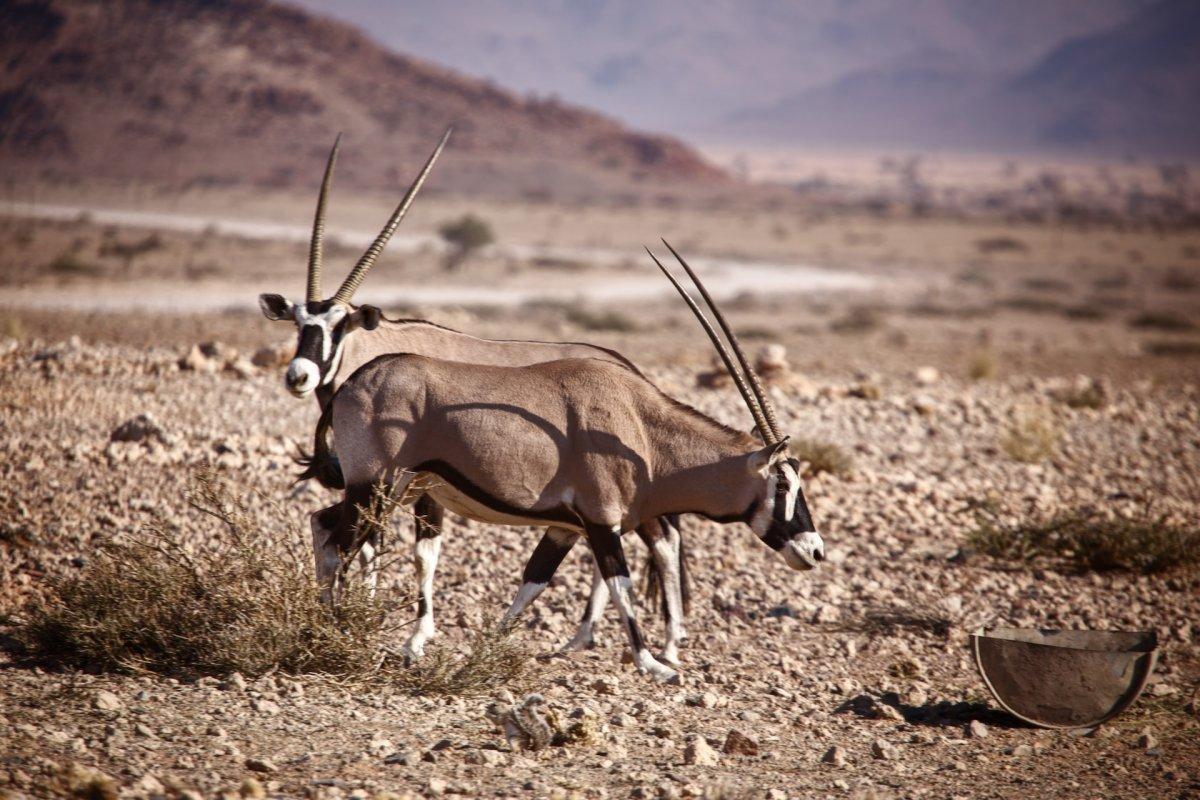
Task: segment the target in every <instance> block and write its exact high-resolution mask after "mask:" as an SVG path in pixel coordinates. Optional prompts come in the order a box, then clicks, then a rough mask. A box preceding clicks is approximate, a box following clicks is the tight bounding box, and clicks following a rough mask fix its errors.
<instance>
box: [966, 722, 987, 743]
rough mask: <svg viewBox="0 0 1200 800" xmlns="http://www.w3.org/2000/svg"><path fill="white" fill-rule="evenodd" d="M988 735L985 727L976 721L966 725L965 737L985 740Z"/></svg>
mask: <svg viewBox="0 0 1200 800" xmlns="http://www.w3.org/2000/svg"><path fill="white" fill-rule="evenodd" d="M987 735H988V729H987V725H984V724H983V723H982V722H980V721H979V720H977V719H973V720H971V722H970V723H968V725H967V736H968V737H970V738H972V739H986V738H987Z"/></svg>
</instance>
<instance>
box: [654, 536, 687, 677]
mask: <svg viewBox="0 0 1200 800" xmlns="http://www.w3.org/2000/svg"><path fill="white" fill-rule="evenodd" d="M652 524H654V525H655V526H656V527H657V531H656V535H655V536H653V537H652V539H651V542H650V557H651V558H652V559H654V565H655V567H656V568H657V569H658V575H659V579H660V580H661V582H662V593H663V611H664V612H665V613H664V616H665V617H666V626H667V641H666V644H665V645H664V646H663V651H662V655H661V658H662V660H663V661H666V662H667V663H668V664H671V665H672V666H676V667H678V666H679V641H680V640H681V639H682V638H683V637H684V636H685V635H686V634H685V633H684V631H683V579H682V568H681V565H680V547H681V543H682V536H681V535H680V532H679V528H677V527H676V526H675V525H673V524H672V523H671V521H670V520H669V519H667V518H666V517H662V518H660V519H658V520H655V522H654V523H652Z"/></svg>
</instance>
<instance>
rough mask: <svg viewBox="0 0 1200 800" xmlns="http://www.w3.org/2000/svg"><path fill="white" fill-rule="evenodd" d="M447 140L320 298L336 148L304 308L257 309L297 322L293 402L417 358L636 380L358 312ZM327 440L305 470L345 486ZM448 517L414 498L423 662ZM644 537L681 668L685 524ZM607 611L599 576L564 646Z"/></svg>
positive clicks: (541, 352)
mask: <svg viewBox="0 0 1200 800" xmlns="http://www.w3.org/2000/svg"><path fill="white" fill-rule="evenodd" d="M449 135H450V131H447V132H446V134H445V135H443V137H442V140H441V141H440V142H439V143H438V146H437V148H436V149H435V150H434V152H433V154H432V155H431V156H430V157H429V160H428V161H427V162H426V163H425V166H424V168H423V169H422V170H421V172H420V174H419V175H418V176H417V178H416V180H415V181H414V182H413V184H412V186H411V187H409V190H408V192H407V193H405V195H404V198H403V200H401V202H400V204H399V206H397V208H396V210H395V211H394V212H393V213H392V216H391V218H390V219H389V220H388V222H387V224H386V225H385V226H384V228H383V230H382V231H381V232H380V234H379V236H378V237H376V239H375V241H374V242H373V243H372V245H371V246H370V248H368V249H367V251H366V253H365V254H364V255H363V256H362V258H361V259H360V260H359V261H358V264H357V265H355V267H354V269H353V270H352V271H351V272H350V274H349V275H348V276H347V278H346V279H345V281H344V282H343V283H342V285H341V287H340V288H339V289H338V290H337V292H336V293H335V294H334V295H333V297H332V298H328V299H323V298H322V296H321V295H322V292H321V269H322V261H323V259H322V254H323V241H324V230H325V208H326V203H327V200H328V195H329V187H330V183H331V179H332V175H333V169H334V164H335V162H336V160H337V153H338V142H335V143H334V146H333V149H332V150H331V152H330V154H329V160H328V162H327V164H326V167H325V176H324V179H323V181H322V184H321V192H320V195H319V197H318V201H317V210H316V215H315V219H314V222H313V235H312V244H311V247H310V249H309V262H308V281H307V284H308V285H307V293H306V296H305V302H303V303H295V304H292V303H289V302H288V301H287V300H285V299H284V298H283V297H281V296H280V295H277V294H264V295H261V296H260V297H259V304H260V306H261V307H262V311H263V313H264V314H265V315H266V316H267V318H268V319H272V320H292V321H294V323H295V325H296V328H297V331H298V334H299V338H298V341H297V344H296V354H295V356H294V357H293V359H292V361H291V363H290V364H289V366H288V370H287V374H286V384H287V388H288V390H289V391H290V392H291V393H292V394H293V395H294V396H296V397H306V396H308V395H310V394H313V395H315V396H316V398H317V401H318V404H319V405H320V407H321V408H322V409H324V408H325V407H326V405H327V404H328V402H329V399H330V398H331V397H332V396H333V393H334V392H335V391H336V390H337V388H338V387H339V386H340V385H341V382H342V381H343V380H345V378H347V377H348V376H349V375H351V374H352V373H353V372H354V371H355V370H357V369H358V368H359V367H361V366H362V365H363V364H366V363H367V362H369V361H371V360H372V359H374V358H376V357H378V356H380V355H384V354H387V353H414V354H418V355H426V356H430V357H434V358H438V359H442V360H448V361H461V362H468V363H473V364H492V365H499V366H524V365H527V364H535V363H538V362H543V361H553V360H556V359H562V358H598V359H602V360H606V361H611V362H613V363H615V364H618V365H620V366H622V367H623V368H625V369H628V370H630V371H633V372H635V373H636V372H637V369H636V367H634V366H633V364H632V363H630V362H629V361H628V360H627V359H625V358H624V357H623V356H621V355H620V354H619V353H616V352H614V351H612V350H607V349H605V348H601V347H596V346H594V345H589V344H578V343H558V342H532V341H495V340H489V339H479V338H476V337H474V336H469V335H467V334H465V333H459V332H458V331H454V330H450V329H449V328H444V327H441V326H439V325H435V324H433V323H431V322H427V321H425V320H419V319H410V320H389V319H386V318H384V317H383V316H382V314H381V313H380V311H379V309H378V308H375V307H374V306H361V307H355V306H353V305H351V302H350V301H351V298H352V297H353V295H354V292H355V290H356V289H357V288H358V286H359V284H360V283H361V282H362V280H363V278H364V277H365V276H366V273H367V271H368V270H370V268H371V266H372V265H373V264H374V262H375V260H376V258H377V257H378V256H379V254H380V253H381V252H382V251H383V249H384V247H385V246H386V245H387V242H388V240H389V239H390V238H391V236H392V234H393V233H394V232H395V230H396V228H397V226H398V225H399V224H400V221H401V220H402V219H403V217H404V215H405V213H407V211H408V208H409V206H410V205H411V203H412V201H413V199H414V197H415V196H416V194H417V192H418V191H419V189H420V187H421V185H422V184H423V183H424V181H425V178H426V176H427V175H428V174H429V172H430V170H431V169H432V167H433V164H434V162H435V161H436V160H437V157H438V155H439V154H440V153H441V151H442V148H443V147H444V146H445V144H446V140H447V138H448V137H449ZM327 432H328V423H327V421H326V422H324V423H323V424H322V426H321V427H319V428H318V431H317V446H316V450H315V454H314V458H313V459H312V460H311V461H310V462H309V464H308V469H307V470H306V471H305V473H304V475H303V476H302V477H315V478H317V479H318V480H319V481H320V482H321V483H322V484H324V485H325V486H327V487H329V488H343V487H342V484H341V476H340V474H339V473H338V470H337V461H336V459H334V458H332V457H331V456H330V455H329V448H328V446H327V443H326V436H327ZM340 513H341V511H340V509H339V508H338V507H336V506H335V507H334V508H332V509H326V510H325V511H323V512H321V513H320V514H318V515H315V516H314V517H313V548H314V553H315V554H316V555H317V570H318V577H319V578H320V579H321V580H322V581H324V582H326V583H329V582H331V581H333V580H334V579H335V576H336V570H337V566H338V561H337V560H336V558H331V559H330V560H328V561H324V560H322V558H321V553H323V552H324V553H326V554H327V555H332V556H336V553H333V554H330V553H329V551H327V550H322V545H323V544H324V543H325V541H326V539H327V537H328V536H329V531H330V530H331V529H332V528H333V527H334V522H333V521H334V520H336V519H337V518H338V515H339V514H340ZM442 516H443V510H442V507H441V506H440V505H439V504H438V503H436V502H435V501H434V499H433V498H431V497H430V496H429V495H423V496H422V497H421V498H419V499H418V500H417V502H416V505H415V507H414V517H415V519H416V529H417V530H416V562H417V572H418V581H419V585H420V602H419V609H418V613H419V617H420V621H419V624H418V627H417V630H416V631H415V632H414V633H413V635H412V637H411V638H410V639H409V641H408V643H407V644H406V646H405V650H406V652H407V653H408V654H409V655H410V656H411V657H419V656H420V655H421V654H422V652H423V648H424V644H425V641H426V640H427V639H428V638H429V637H431V636H432V635H433V634H434V624H433V602H432V601H433V597H432V592H433V575H434V570H435V568H436V565H437V560H438V554H439V551H440V548H441V538H440V532H441V531H440V527H441V521H442ZM638 534H639V535H640V536H641V537H642V539H643V540H644V541H645V542H646V544H647V546H648V547H649V550H650V554H651V561H650V568H651V569H653V570H654V571H655V572H656V573H657V577H658V579H659V582H660V583H661V585H662V588H663V608H664V616H665V618H666V628H667V639H666V644H665V647H664V650H663V658H664V659H665V660H666V661H668V662H670V663H673V664H677V663H678V648H679V641H680V639H681V638H683V636H684V635H685V634H684V631H683V614H684V611H685V608H686V600H687V597H686V595H687V580H686V578H687V575H686V567H685V563H686V561H685V558H684V556H683V550H682V540H681V537H680V526H679V519H678V517H677V516H676V515H667V516H664V517H663V518H661V519H651V520H647V521H646V523H645V524H644V525H641V526H639V528H638ZM546 536H547V538H546V539H544V540H543V543H542V544H541V545H539V547H538V550H537V551H536V552H544V551H545V549H546V548H547V547H550V546H552V542H553V536H554V534H553V533H552V532H551V533H547V534H546ZM376 544H377V542H376V541H368V542H366V543H365V544H364V546H363V550H362V552H361V553H360V554H359V556H360V563H361V564H362V565H363V568H364V570H365V572H366V573H367V580H368V582H372V583H373V582H374V580H375V570H374V554H375V546H376ZM531 566H532V564H531ZM529 575H530V576H531V579H532V578H533V577H536V576H535V575H533V574H532V573H529ZM607 604H608V587H607V585H606V584H605V582H604V581H603V580H602V579H601V577H600V574H599V571H598V570H597V571H596V573H595V576H594V580H593V584H592V594H591V597H590V599H589V601H588V603H587V607H586V609H585V612H584V616H583V620H582V621H581V623H580V626H579V629H578V631H577V632H576V634H575V636H574V637H573V638H572V639H571V641H570V642H569V643H568V644H567V645H566V647H567V649H580V648H584V647H590V646H591V645H592V644H593V643H594V629H595V625H596V623H597V622H598V620H599V618H600V616H601V614H602V613H603V611H604V608H605V606H606V605H607Z"/></svg>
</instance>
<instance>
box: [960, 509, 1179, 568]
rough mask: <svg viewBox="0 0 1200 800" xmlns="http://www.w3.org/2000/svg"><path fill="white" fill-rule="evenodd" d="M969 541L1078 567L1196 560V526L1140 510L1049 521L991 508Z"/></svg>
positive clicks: (987, 550)
mask: <svg viewBox="0 0 1200 800" xmlns="http://www.w3.org/2000/svg"><path fill="white" fill-rule="evenodd" d="M967 540H968V545H969V546H970V547H971V548H972V549H974V550H976V551H978V552H980V553H983V554H984V555H988V556H992V557H993V558H999V559H1004V560H1006V561H1019V562H1026V563H1028V562H1030V561H1032V560H1034V559H1037V558H1054V559H1064V560H1066V561H1068V562H1070V563H1072V564H1074V565H1075V566H1077V567H1078V568H1080V569H1088V570H1097V571H1100V570H1125V571H1130V572H1144V573H1155V572H1165V571H1167V570H1172V569H1177V568H1189V567H1196V566H1197V565H1200V529H1198V528H1196V527H1195V526H1194V525H1193V526H1186V525H1180V524H1177V523H1172V522H1170V521H1168V520H1167V519H1166V518H1165V517H1158V516H1153V515H1151V514H1150V513H1149V512H1143V513H1141V514H1140V515H1137V516H1134V517H1122V516H1112V517H1109V516H1105V515H1102V514H1100V513H1098V512H1095V511H1091V510H1082V511H1071V512H1068V513H1065V514H1060V515H1059V516H1056V517H1054V518H1053V519H1051V520H1049V521H1047V522H1017V523H1015V524H1007V523H1004V522H1002V521H1001V520H1000V518H999V516H998V515H997V514H995V513H994V512H992V511H987V510H982V511H979V512H977V514H976V527H975V529H974V530H973V531H971V532H970V534H968V537H967Z"/></svg>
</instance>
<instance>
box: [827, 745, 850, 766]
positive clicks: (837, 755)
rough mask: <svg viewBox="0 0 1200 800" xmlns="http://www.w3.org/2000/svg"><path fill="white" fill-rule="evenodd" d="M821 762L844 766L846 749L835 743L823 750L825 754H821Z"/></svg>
mask: <svg viewBox="0 0 1200 800" xmlns="http://www.w3.org/2000/svg"><path fill="white" fill-rule="evenodd" d="M821 763H823V764H833V765H834V766H835V767H844V766H846V751H845V750H843V749H842V748H840V747H838V746H837V745H836V744H835V745H834V746H833V747H831V748H829V749H828V750H826V751H825V755H823V756H821Z"/></svg>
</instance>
